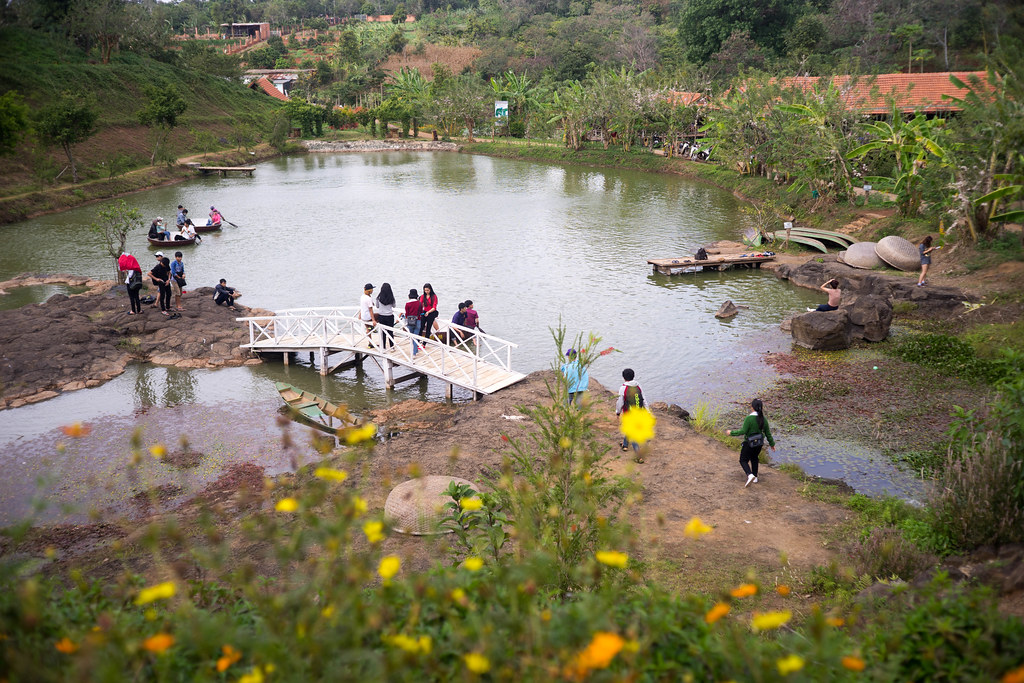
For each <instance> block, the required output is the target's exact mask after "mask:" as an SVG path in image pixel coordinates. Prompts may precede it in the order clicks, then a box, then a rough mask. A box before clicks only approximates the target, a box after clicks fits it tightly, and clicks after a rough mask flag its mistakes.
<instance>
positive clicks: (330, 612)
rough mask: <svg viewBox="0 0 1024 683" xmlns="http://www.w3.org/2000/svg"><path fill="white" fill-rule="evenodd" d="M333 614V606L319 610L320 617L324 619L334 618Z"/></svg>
mask: <svg viewBox="0 0 1024 683" xmlns="http://www.w3.org/2000/svg"><path fill="white" fill-rule="evenodd" d="M334 612H335V609H334V605H327V607H324V608H323V609H322V610H320V616H322V617H323V618H324V619H330V618H331V617H333V616H334Z"/></svg>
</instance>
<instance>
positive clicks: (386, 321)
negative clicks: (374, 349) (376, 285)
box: [373, 282, 395, 349]
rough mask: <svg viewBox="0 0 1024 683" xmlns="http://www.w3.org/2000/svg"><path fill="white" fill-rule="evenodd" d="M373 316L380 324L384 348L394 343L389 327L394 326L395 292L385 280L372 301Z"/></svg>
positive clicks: (393, 334) (392, 333)
mask: <svg viewBox="0 0 1024 683" xmlns="http://www.w3.org/2000/svg"><path fill="white" fill-rule="evenodd" d="M373 317H374V320H376V321H377V324H378V325H380V326H381V328H382V329H381V331H380V342H381V344H380V345H381V346H382V347H384V349H388V348H390V347H392V346H394V345H395V333H394V332H392V331H391V328H393V327H394V326H395V294H394V292H392V291H391V285H390V284H389V283H387V282H385V283H384V284H382V285H381V286H380V294H378V295H377V299H376V301H374V302H373Z"/></svg>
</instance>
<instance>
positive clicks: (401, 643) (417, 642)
mask: <svg viewBox="0 0 1024 683" xmlns="http://www.w3.org/2000/svg"><path fill="white" fill-rule="evenodd" d="M385 640H386V641H387V642H388V643H390V644H392V645H394V646H395V647H397V648H399V649H401V650H405V651H406V652H408V653H409V654H412V655H415V654H419V653H421V652H422V653H423V654H425V655H426V654H430V649H431V647H432V644H431V642H430V636H420V637H419V638H411V637H410V636H407V635H405V634H404V633H398V634H395V635H393V636H390V637H387V638H385Z"/></svg>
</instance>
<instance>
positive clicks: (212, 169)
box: [196, 166, 256, 178]
mask: <svg viewBox="0 0 1024 683" xmlns="http://www.w3.org/2000/svg"><path fill="white" fill-rule="evenodd" d="M196 170H197V171H199V172H201V173H202V174H203V175H206V174H207V173H220V177H221V178H226V177H227V175H228V173H230V172H231V171H237V172H239V173H245V174H246V175H250V176H251V175H252V174H253V172H254V171H255V170H256V167H255V166H196Z"/></svg>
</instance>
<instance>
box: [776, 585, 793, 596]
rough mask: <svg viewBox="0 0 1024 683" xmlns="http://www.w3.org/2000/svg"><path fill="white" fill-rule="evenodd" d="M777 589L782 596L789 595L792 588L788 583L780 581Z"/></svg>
mask: <svg viewBox="0 0 1024 683" xmlns="http://www.w3.org/2000/svg"><path fill="white" fill-rule="evenodd" d="M775 591H776V592H777V593H778V594H779V595H781V596H782V597H786V596H787V595H789V592H790V589H789V586H787V585H786V584H784V583H780V584H779V585H778V586H776V587H775Z"/></svg>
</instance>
